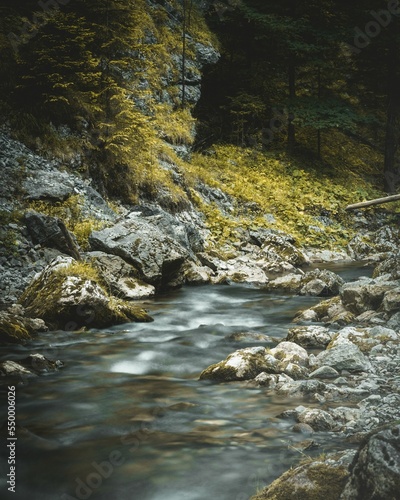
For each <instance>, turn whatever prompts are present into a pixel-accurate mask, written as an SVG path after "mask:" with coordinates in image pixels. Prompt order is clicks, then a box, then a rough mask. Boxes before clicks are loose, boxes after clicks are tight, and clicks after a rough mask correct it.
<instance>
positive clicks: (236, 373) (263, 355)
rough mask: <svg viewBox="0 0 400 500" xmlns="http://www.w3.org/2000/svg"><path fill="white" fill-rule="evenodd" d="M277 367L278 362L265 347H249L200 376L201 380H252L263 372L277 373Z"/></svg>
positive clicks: (210, 367) (209, 368)
mask: <svg viewBox="0 0 400 500" xmlns="http://www.w3.org/2000/svg"><path fill="white" fill-rule="evenodd" d="M277 366H278V361H277V360H276V359H275V358H274V357H273V356H271V355H268V353H267V350H266V349H265V347H247V348H245V349H240V350H238V351H236V352H234V353H232V354H230V355H229V356H228V357H227V358H226V359H225V360H224V361H220V362H219V363H216V364H214V365H211V366H209V367H208V368H206V369H205V370H204V371H203V372H202V373H201V374H200V380H216V381H219V382H230V381H233V380H250V379H254V378H255V377H256V376H257V375H258V374H260V373H261V372H268V373H277Z"/></svg>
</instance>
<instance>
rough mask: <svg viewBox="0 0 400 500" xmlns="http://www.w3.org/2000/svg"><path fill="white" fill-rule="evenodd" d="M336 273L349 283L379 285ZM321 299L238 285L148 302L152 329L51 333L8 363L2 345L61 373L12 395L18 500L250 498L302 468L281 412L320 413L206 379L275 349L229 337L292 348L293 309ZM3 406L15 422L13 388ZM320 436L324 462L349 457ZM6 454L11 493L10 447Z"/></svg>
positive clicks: (353, 273)
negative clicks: (236, 356)
mask: <svg viewBox="0 0 400 500" xmlns="http://www.w3.org/2000/svg"><path fill="white" fill-rule="evenodd" d="M334 270H335V271H336V272H338V273H339V274H341V275H342V276H343V277H344V278H345V279H346V280H347V281H349V280H351V279H354V278H356V277H357V276H360V275H369V274H370V270H366V269H363V268H356V267H354V266H347V267H346V266H341V267H335V269H334ZM318 301H319V299H316V298H311V297H290V296H286V295H276V294H275V295H273V294H270V293H266V292H264V291H260V290H257V289H253V288H248V287H244V286H239V285H236V286H203V287H198V288H197V287H196V288H183V289H180V290H178V291H174V292H172V293H169V294H168V295H165V296H163V297H158V298H156V299H155V300H153V301H149V302H148V303H147V304H146V306H147V307H148V309H149V311H150V313H151V314H152V316H153V317H154V319H155V321H154V322H153V323H146V324H142V323H133V324H128V325H123V326H122V327H121V326H120V327H115V328H112V329H108V330H103V331H91V332H86V333H83V334H82V333H80V334H77V333H71V332H49V333H46V334H41V335H40V336H39V337H38V339H36V340H35V341H33V342H31V343H30V344H29V345H27V346H16V347H13V348H12V349H11V353H10V347H7V348H5V347H2V349H1V350H0V355H1V358H0V359H1V360H5V359H14V360H18V359H23V358H24V357H26V356H27V355H28V354H30V353H33V352H40V353H44V354H45V355H46V356H47V357H49V358H52V359H61V360H62V361H63V362H64V363H65V366H64V368H62V369H61V370H60V371H58V372H56V373H50V374H47V375H44V376H40V377H36V378H34V379H29V381H28V382H27V383H25V384H24V385H20V386H18V387H17V388H16V390H17V424H18V429H17V438H18V443H17V452H16V461H17V469H16V483H17V488H16V493H15V494H10V498H14V499H18V500H19V499H24V500H25V499H29V500H36V499H37V500H39V499H40V500H50V499H51V500H53V499H54V500H55V499H65V500H66V499H74V498H78V499H89V498H90V499H93V500H95V499H101V500H111V499H118V500H131V499H135V500H206V499H214V498H215V499H218V500H228V499H229V500H245V499H248V498H249V497H250V496H251V495H252V494H254V493H255V492H256V490H257V488H260V487H262V486H263V485H264V484H266V483H269V482H271V481H272V480H273V479H274V478H276V477H277V476H278V475H279V474H280V473H282V472H283V471H284V470H286V469H287V468H288V467H290V466H291V465H292V464H293V463H294V462H295V461H297V460H298V459H299V458H300V453H299V452H298V451H296V450H295V448H296V444H297V443H298V442H299V441H302V440H304V439H305V436H302V435H299V434H296V433H294V432H293V431H292V430H291V428H292V426H293V422H290V421H288V420H285V419H280V418H278V415H279V414H280V413H282V412H283V411H284V410H287V409H289V408H294V407H296V406H298V405H299V404H312V403H309V402H307V401H304V400H293V399H287V398H283V397H278V396H277V395H274V394H272V393H269V392H268V391H267V390H266V389H263V388H261V389H260V388H254V387H251V386H249V385H248V384H246V383H245V382H233V383H226V384H216V383H211V382H209V381H199V375H200V373H201V371H202V370H203V369H205V368H206V367H208V366H209V365H210V364H212V363H215V362H218V361H220V360H222V359H224V358H225V357H226V356H227V355H228V354H229V353H231V352H233V351H235V350H236V349H239V348H242V347H246V346H249V345H265V346H268V345H271V344H270V343H268V342H261V341H259V340H258V341H253V340H251V339H250V340H249V339H248V340H245V341H235V340H233V339H232V338H231V337H230V336H231V335H232V334H235V333H243V332H253V333H261V334H264V335H268V336H270V337H273V338H277V339H280V338H283V337H284V336H286V334H287V330H288V328H290V327H291V326H293V325H291V321H292V319H293V317H294V315H295V314H296V312H297V311H298V310H299V309H303V308H306V307H309V306H311V305H313V304H315V303H317V302H318ZM0 397H1V398H2V405H1V408H2V414H1V417H2V422H5V420H6V412H5V410H6V408H5V404H3V403H5V402H6V388H3V390H2V392H1V394H0ZM313 404H314V405H315V403H313ZM4 427H5V424H3V429H4ZM313 439H314V440H315V441H317V442H318V444H319V445H320V446H319V448H318V450H317V453H321V452H325V451H329V450H330V449H338V448H340V443H339V442H335V440H334V439H333V438H332V436H329V435H328V434H326V435H324V434H323V433H318V435H314V436H313ZM4 442H5V441H2V443H4ZM0 456H1V460H2V462H1V464H2V467H1V477H0V481H1V483H0V487H1V489H2V490H3V491H6V492H7V485H6V472H7V470H8V467H9V466H8V465H7V463H6V459H7V450H6V447H5V445H4V444H3V446H2V449H1V451H0ZM2 498H8V497H7V496H2Z"/></svg>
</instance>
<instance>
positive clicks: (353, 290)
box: [340, 278, 398, 315]
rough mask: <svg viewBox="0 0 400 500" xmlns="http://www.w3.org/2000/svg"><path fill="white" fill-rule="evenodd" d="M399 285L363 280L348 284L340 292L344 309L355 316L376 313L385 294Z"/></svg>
mask: <svg viewBox="0 0 400 500" xmlns="http://www.w3.org/2000/svg"><path fill="white" fill-rule="evenodd" d="M396 285H398V284H397V283H396V282H395V281H394V282H389V281H381V280H373V279H369V278H363V279H361V280H359V281H354V282H351V283H346V284H345V285H344V286H343V287H342V288H341V291H340V298H341V300H342V303H343V305H344V307H345V308H346V309H347V310H348V311H350V312H352V313H353V314H357V315H358V314H361V313H363V312H366V311H370V310H374V311H376V310H377V309H378V308H379V307H380V306H381V304H382V301H383V297H384V295H385V293H386V292H387V291H389V290H392V289H393V288H395V287H396Z"/></svg>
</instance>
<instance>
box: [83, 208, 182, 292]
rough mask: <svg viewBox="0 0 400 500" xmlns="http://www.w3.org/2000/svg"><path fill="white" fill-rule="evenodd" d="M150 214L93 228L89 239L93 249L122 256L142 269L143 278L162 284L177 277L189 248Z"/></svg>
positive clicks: (154, 283) (151, 282)
mask: <svg viewBox="0 0 400 500" xmlns="http://www.w3.org/2000/svg"><path fill="white" fill-rule="evenodd" d="M151 217H152V216H150V217H140V216H132V217H131V218H127V219H125V220H123V221H122V222H119V223H118V224H115V225H114V226H112V227H109V228H106V229H103V230H101V231H94V232H93V233H92V234H91V235H90V237H89V242H90V245H91V247H92V249H94V250H100V251H103V252H105V253H109V254H113V255H118V256H119V257H122V258H123V259H124V260H126V261H127V262H128V263H130V264H132V265H133V266H135V267H136V268H137V269H138V270H139V271H140V274H141V277H142V279H143V280H144V281H146V282H148V283H150V284H152V285H154V286H156V287H160V286H164V285H167V284H168V282H169V281H172V280H174V279H175V278H176V277H177V275H178V273H179V271H180V268H181V266H182V264H183V263H184V261H185V260H186V259H187V258H188V256H189V251H188V250H187V249H186V248H184V247H183V246H182V245H181V244H180V243H178V241H176V240H175V239H173V238H171V237H170V236H168V235H167V234H165V233H164V232H162V231H161V230H160V229H159V228H158V227H157V226H156V225H155V221H154V217H153V219H152V218H151Z"/></svg>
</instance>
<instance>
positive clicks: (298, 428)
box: [292, 422, 314, 434]
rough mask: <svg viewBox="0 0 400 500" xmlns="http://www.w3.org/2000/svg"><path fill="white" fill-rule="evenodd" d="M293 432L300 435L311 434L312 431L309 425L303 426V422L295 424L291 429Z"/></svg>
mask: <svg viewBox="0 0 400 500" xmlns="http://www.w3.org/2000/svg"><path fill="white" fill-rule="evenodd" d="M292 431H293V432H299V433H300V434H313V433H314V429H313V428H312V427H311V425H308V424H305V423H303V422H300V423H297V424H295V425H294V426H293V427H292Z"/></svg>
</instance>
